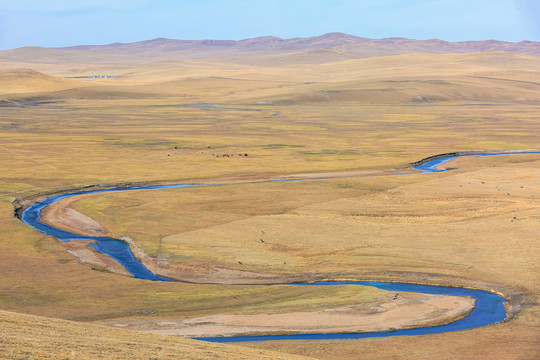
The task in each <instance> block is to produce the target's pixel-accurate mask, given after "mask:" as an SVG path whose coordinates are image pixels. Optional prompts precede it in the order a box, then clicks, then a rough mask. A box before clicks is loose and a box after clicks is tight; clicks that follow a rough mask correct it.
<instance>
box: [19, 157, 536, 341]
mask: <svg viewBox="0 0 540 360" xmlns="http://www.w3.org/2000/svg"><path fill="white" fill-rule="evenodd" d="M539 153H540V152H534V151H527V152H511V153H468V154H467V153H463V154H460V153H453V154H447V155H446V156H436V157H433V158H432V159H430V160H429V161H425V162H422V163H421V164H419V165H417V166H416V167H414V169H415V170H418V171H420V172H422V173H432V172H440V171H445V170H441V169H438V168H437V167H438V166H440V165H442V164H444V163H446V162H448V161H450V160H452V159H455V158H457V157H463V156H482V157H483V156H497V155H526V154H539ZM305 180H314V179H309V178H307V179H294V180H271V181H272V182H275V181H305ZM271 181H268V182H271ZM218 185H227V184H212V185H209V184H176V185H155V186H143V187H132V188H118V189H107V190H95V191H85V192H74V193H70V194H61V195H56V196H52V197H49V198H47V199H45V200H42V201H39V202H36V203H34V204H33V205H32V206H30V207H29V208H28V209H26V210H25V211H24V212H23V214H22V217H21V219H22V221H23V222H25V223H26V224H28V225H30V226H32V227H33V228H35V229H36V230H39V231H41V232H42V233H44V234H47V235H51V236H54V237H56V238H58V239H60V240H62V241H70V240H73V239H86V240H93V241H95V243H94V244H90V246H92V247H94V248H95V249H96V250H97V251H98V252H100V253H103V254H106V255H108V256H110V257H112V258H113V259H115V260H116V261H118V262H119V263H120V264H121V265H122V266H124V267H125V268H126V270H127V271H128V272H130V273H131V274H132V275H133V277H134V278H138V279H146V280H158V281H171V280H169V279H166V278H164V277H161V276H157V275H155V274H154V273H152V272H151V271H149V270H148V269H147V268H146V267H145V266H144V265H143V264H142V263H140V262H139V261H137V260H136V259H135V257H134V256H133V254H132V253H131V251H130V248H129V245H128V244H127V243H126V242H123V241H121V240H118V239H113V238H107V237H92V236H83V235H79V234H75V233H72V232H69V231H64V230H61V229H58V228H55V227H53V226H50V225H47V224H45V223H43V222H41V221H40V217H41V211H42V210H43V209H44V208H45V207H47V206H48V205H50V204H52V203H54V202H56V201H58V200H60V199H64V198H67V197H72V196H77V195H82V194H85V195H86V194H98V193H107V192H117V191H136V190H153V189H175V188H187V187H200V186H218ZM342 284H349V285H361V286H373V287H376V288H379V289H382V290H389V291H400V292H417V293H426V294H437V295H458V296H471V297H473V298H474V299H476V306H475V308H474V309H473V310H472V311H471V313H470V314H469V315H467V316H466V317H464V318H462V319H461V320H457V321H454V322H452V323H450V324H446V325H440V326H430V327H423V328H415V329H403V330H394V331H384V332H368V333H336V334H295V335H271V336H234V337H212V338H200V339H199V340H205V341H212V342H240V341H265V340H327V339H359V338H368V337H389V336H402V335H423V334H436V333H444V332H450V331H458V330H466V329H473V328H477V327H481V326H486V325H490V324H495V323H498V322H501V321H503V320H505V319H506V316H507V315H506V310H505V308H504V303H505V302H506V299H505V298H504V297H502V296H499V295H497V294H494V293H492V292H489V291H484V290H477V289H466V288H458V287H444V286H432V285H419V284H407V283H391V282H365V281H363V282H362V281H360V282H317V283H305V284H290V285H289V286H330V285H342Z"/></svg>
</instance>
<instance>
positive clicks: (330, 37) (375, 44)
mask: <svg viewBox="0 0 540 360" xmlns="http://www.w3.org/2000/svg"><path fill="white" fill-rule="evenodd" d="M336 47H340V48H345V49H346V50H349V51H355V50H356V51H362V49H367V48H371V50H374V48H379V50H380V51H383V50H385V52H387V51H389V50H390V51H391V50H393V52H395V54H392V55H397V54H400V53H404V52H425V53H438V54H442V53H466V52H479V51H506V52H513V53H518V54H524V55H532V56H540V43H539V42H535V41H527V40H524V41H520V42H506V41H498V40H481V41H459V42H450V41H444V40H439V39H429V40H414V39H407V38H401V37H392V38H383V39H369V38H365V37H358V36H354V35H349V34H344V33H339V32H335V33H328V34H324V35H320V36H313V37H305V38H302V37H296V38H290V39H282V38H279V37H276V36H263V37H255V38H249V39H243V40H175V39H166V38H156V39H152V40H144V41H138V42H132V43H112V44H107V45H79V46H71V47H62V48H58V49H63V50H97V51H105V52H114V53H125V52H134V53H144V52H147V51H159V52H176V51H185V50H192V51H204V50H211V49H213V50H217V49H221V50H222V51H225V52H228V51H227V50H229V51H232V50H234V51H235V52H260V51H263V52H265V51H268V52H274V53H275V52H277V53H288V52H297V51H309V50H315V49H320V48H336ZM407 49H409V50H412V51H406V50H407ZM391 52H392V51H391Z"/></svg>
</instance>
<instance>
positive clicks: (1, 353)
mask: <svg viewBox="0 0 540 360" xmlns="http://www.w3.org/2000/svg"><path fill="white" fill-rule="evenodd" d="M0 337H1V338H2V342H1V343H0V358H2V359H60V358H62V359H97V358H100V359H102V358H114V359H307V358H306V357H302V356H294V355H287V354H280V353H277V352H272V351H265V350H256V349H248V348H243V347H237V346H230V345H220V344H209V343H205V342H201V341H194V340H189V339H184V338H181V337H170V336H160V335H150V334H144V333H140V332H136V331H129V330H120V329H115V328H108V327H102V326H97V325H89V324H80V323H76V322H71V321H65V320H59V319H51V318H45V317H40V316H32V315H23V314H17V313H12V312H7V311H0Z"/></svg>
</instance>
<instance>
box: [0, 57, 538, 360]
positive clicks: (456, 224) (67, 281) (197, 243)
mask: <svg viewBox="0 0 540 360" xmlns="http://www.w3.org/2000/svg"><path fill="white" fill-rule="evenodd" d="M180 65H181V66H180ZM115 66H116V67H115V69H116V71H117V72H118V75H119V76H118V77H117V78H113V79H99V80H97V81H91V80H88V79H85V80H69V81H68V80H65V79H61V78H60V77H58V76H57V77H56V78H55V77H54V76H50V75H47V76H41V75H36V74H29V73H24V74H19V75H18V76H19V77H20V79H19V80H20V81H19V82H17V85H16V86H15V85H13V84H15V83H13V82H8V80H9V79H11V77H12V76H17V74H14V73H13V72H9V73H6V74H4V77H1V76H0V79H7V80H3V81H5V83H6V84H11V85H9V86H10V87H8V86H7V85H6V87H3V88H2V89H3V94H2V95H1V97H2V99H3V100H4V103H5V104H8V105H14V106H9V107H2V108H0V109H1V111H0V137H1V141H0V161H1V163H2V164H3V169H4V170H5V171H3V172H2V174H1V175H0V208H1V212H0V213H1V214H3V215H1V216H0V229H2V231H1V232H0V250H1V253H2V256H3V258H2V265H1V266H0V273H1V276H0V282H1V289H2V293H1V296H0V307H1V309H4V310H9V311H17V312H22V313H28V314H35V315H38V314H39V315H45V316H49V317H56V318H62V319H69V320H77V321H86V322H96V321H101V322H106V323H109V324H120V325H125V324H127V323H129V322H130V321H133V320H134V319H135V320H137V321H141V322H146V323H148V322H152V321H158V320H159V321H167V320H171V319H173V320H175V321H180V320H183V319H188V318H190V317H195V316H210V315H218V314H248V313H251V314H253V313H280V312H294V311H305V310H306V309H308V310H321V309H325V308H337V307H343V306H350V305H351V304H358V303H363V304H366V306H370V305H374V304H377V303H384V302H387V301H388V300H389V298H390V297H391V296H393V295H394V294H388V293H385V292H380V291H378V290H369V289H365V290H362V291H359V290H358V289H356V288H355V289H353V288H351V287H342V288H340V289H339V290H335V289H332V290H331V291H330V290H328V289H315V288H300V289H299V288H291V287H287V286H280V285H276V286H250V285H247V284H244V285H228V283H235V282H241V281H240V280H241V279H242V278H243V277H245V274H246V273H250V274H256V275H257V276H260V277H261V278H262V279H263V280H264V279H266V280H265V281H267V282H280V281H288V280H316V279H326V278H346V279H386V280H396V281H397V280H399V281H412V282H423V283H442V284H451V285H456V286H473V287H481V288H487V289H494V290H497V291H499V292H501V293H503V294H504V295H505V296H507V297H508V298H511V299H512V304H513V309H512V313H513V314H514V317H513V318H512V319H511V320H510V321H508V322H507V323H504V324H499V325H496V326H492V327H489V328H485V329H476V330H471V331H467V332H463V333H456V334H443V335H429V336H422V337H410V338H396V339H394V338H388V339H381V340H361V341H325V342H294V343H271V342H268V343H264V344H244V345H246V346H254V347H266V348H272V349H276V350H279V351H284V352H290V353H297V354H306V355H312V356H315V357H319V358H332V357H334V358H342V359H345V358H357V357H358V356H360V354H361V355H362V356H364V357H366V358H369V357H371V358H381V357H388V358H426V359H427V358H433V357H434V356H435V355H437V356H438V357H441V358H444V356H446V355H445V354H448V356H447V357H448V358H450V357H451V355H450V354H456V355H455V356H456V357H458V358H469V357H470V356H469V355H471V354H473V355H474V356H473V357H475V358H482V357H483V358H486V359H488V358H495V357H496V358H508V359H512V358H534V357H535V355H536V354H538V351H539V348H538V345H537V344H538V342H537V340H538V336H539V328H538V321H537V318H538V315H539V307H538V306H537V305H535V304H537V303H538V302H539V301H540V298H539V297H540V288H538V281H537V280H538V277H537V275H536V274H537V273H538V270H539V269H538V264H539V260H540V259H538V236H537V234H538V209H539V206H540V205H539V203H538V200H537V199H538V197H539V196H540V188H539V186H538V179H539V178H540V160H539V159H538V156H518V155H516V156H512V157H505V158H485V159H474V158H467V159H463V160H461V161H460V162H459V163H453V164H449V166H450V167H456V168H457V169H456V170H453V171H452V172H448V173H439V174H429V175H408V176H401V177H391V176H384V177H383V176H379V177H351V178H344V179H328V180H321V181H310V182H290V183H273V184H255V183H253V184H236V185H228V186H223V187H207V188H191V189H178V190H160V191H156V192H151V191H144V192H143V191H141V192H130V193H129V194H127V193H118V194H107V195H100V196H99V197H86V198H83V199H81V200H80V201H77V202H74V203H71V204H70V206H71V208H73V209H75V210H76V211H78V212H80V213H83V214H85V215H87V216H89V217H91V218H92V219H94V220H95V221H97V222H99V223H100V224H101V225H102V226H103V227H104V228H105V229H106V231H108V232H109V234H110V235H113V236H120V235H126V236H129V237H131V238H132V239H134V241H135V243H136V245H137V246H138V247H139V248H141V249H142V250H143V251H144V252H145V253H146V254H147V255H148V256H149V261H151V260H152V258H153V257H155V255H156V254H157V248H158V239H159V236H160V235H162V236H163V244H162V248H161V253H160V254H159V264H158V265H159V266H158V270H159V271H161V272H162V273H163V274H167V275H169V276H174V277H177V278H178V279H182V280H191V281H199V282H208V281H211V280H212V279H213V281H216V279H217V278H216V271H215V269H221V273H222V274H226V275H222V277H221V279H218V280H219V282H222V283H223V284H214V285H208V284H207V285H201V284H186V283H174V284H164V283H153V282H145V281H141V280H135V279H129V278H128V277H126V276H122V275H117V274H112V273H109V272H107V271H106V269H104V268H101V267H99V266H95V265H88V264H81V263H79V261H78V260H77V259H76V258H74V257H73V256H71V255H70V254H68V253H67V252H65V248H64V244H62V243H59V242H58V241H57V240H55V239H53V238H51V237H48V236H44V235H42V234H39V233H37V232H35V231H33V230H32V229H31V228H29V227H28V226H26V225H24V224H22V223H21V222H19V221H18V220H17V219H15V218H13V217H12V212H13V208H12V205H11V202H12V201H13V200H14V199H15V198H32V197H36V196H40V195H44V194H51V193H55V192H57V191H62V190H69V189H75V188H80V187H83V186H89V185H95V184H104V185H114V184H123V183H141V184H150V183H177V182H214V183H215V182H229V181H235V180H240V181H251V180H257V179H261V178H265V177H272V176H276V175H290V174H298V173H321V172H341V171H353V170H366V171H368V170H369V171H371V170H382V169H388V168H398V169H399V168H406V167H407V166H408V163H410V162H412V161H416V160H419V159H421V158H423V157H426V156H429V155H433V154H437V153H445V152H450V151H459V150H494V151H498V150H513V149H527V148H538V138H539V135H540V124H539V123H538V113H539V105H538V104H539V103H540V100H539V99H540V94H539V91H538V82H539V75H538V70H537V69H538V60H537V58H532V57H526V56H521V55H511V54H493V53H491V54H472V55H471V54H467V55H401V56H398V57H389V58H384V59H378V60H374V59H365V60H349V61H345V62H339V63H327V64H323V65H294V66H292V65H290V66H283V67H267V68H253V67H252V66H240V65H234V66H232V65H230V64H229V65H218V64H208V63H204V62H199V63H196V62H191V63H189V64H188V63H186V62H183V63H182V64H175V63H162V64H152V65H144V66H143V65H133V66H131V67H124V68H122V69H119V68H118V67H117V65H115ZM46 68H48V69H50V70H51V69H52V71H50V72H51V73H55V74H56V75H62V74H64V75H65V74H67V73H68V72H69V74H70V75H79V74H83V73H85V71H86V72H87V71H88V70H84V71H83V70H80V71H79V72H78V73H77V72H74V71H68V69H67V68H66V67H65V66H64V67H59V66H57V65H54V66H53V65H48V66H47V67H46ZM106 70H107V69H106V68H104V69H103V71H106ZM57 78H58V79H60V80H58V79H57ZM9 81H12V80H9ZM25 82H26V83H28V84H29V85H28V87H24V86H23V85H24V83H25ZM36 82H37V83H36ZM72 82H74V83H72ZM36 84H37V85H36ZM10 88H11V89H12V90H11V91H10V90H9V89H10ZM28 89H31V90H36V89H37V90H38V91H29V90H28ZM42 101H58V102H55V103H45V104H41V105H30V103H36V102H42ZM212 104H220V105H221V106H216V105H212ZM223 154H229V155H231V154H234V156H229V157H223V156H222V155H223ZM239 154H248V156H238V155H239ZM218 155H219V157H218ZM503 189H504V190H503ZM499 190H500V191H499ZM507 193H508V194H510V195H506V194H507ZM262 231H264V234H263V233H262ZM261 238H263V240H264V243H263V242H261V241H260V239H261ZM239 262H241V264H240V263H239ZM92 268H94V269H92ZM95 270H98V271H95ZM268 279H270V280H268ZM320 299H324V300H323V301H321V300H320ZM6 316H7V315H6ZM9 316H14V315H9ZM25 321H26V322H24V323H23V325H22V326H21V328H22V329H29V328H30V327H29V326H28V321H29V320H25ZM36 321H37V320H36ZM40 321H41V320H40ZM43 321H44V320H43ZM24 324H26V325H24ZM55 324H59V325H54V326H55V327H56V326H59V327H60V328H62V327H69V326H75V325H74V324H71V323H70V324H71V325H69V326H68V325H66V323H60V322H58V323H55ZM51 326H52V325H51ZM89 329H94V328H93V327H91V328H89ZM100 329H102V328H100ZM81 331H83V330H81ZM88 331H90V330H88ZM92 331H93V330H92ZM100 331H101V330H100ZM103 331H104V332H107V331H111V332H115V334H118V335H115V336H124V335H121V332H120V330H103ZM116 331H118V332H116ZM129 334H130V336H131V334H133V333H131V332H130V333H129ZM24 336H26V335H24ZM36 336H38V335H36ZM39 336H40V337H41V338H43V335H39ZM111 336H112V335H111ZM126 336H127V335H126ZM133 336H135V335H133ZM136 336H141V339H142V338H144V339H148V340H144V341H143V340H141V341H140V349H142V348H143V347H144V344H145V341H150V339H151V338H150V337H148V338H146V336H147V335H136ZM148 336H150V335H148ZM152 341H153V340H152ZM159 341H162V340H159ZM163 341H165V340H163ZM166 341H169V340H166ZM170 341H173V340H170ZM137 342H138V341H137ZM66 343H72V342H70V341H67V342H66ZM381 344H384V346H381ZM14 346H15V348H16V349H17V347H18V349H19V350H20V351H27V350H25V349H28V345H27V344H26V345H25V343H22V342H18V343H17V344H16V345H14ZM74 346H75V345H74ZM79 346H82V345H76V348H79ZM84 346H87V345H84ZM84 346H82V347H84ZM118 346H120V345H118ZM130 346H131V345H130ZM133 346H135V345H133ZM175 346H177V345H175ZM178 346H179V345H178ZM82 347H81V348H82ZM473 347H474V348H478V349H472V348H473ZM19 350H16V351H19ZM75 351H78V350H76V349H75ZM141 351H142V350H141ZM471 351H472V352H471ZM20 353H21V352H19V353H17V352H14V353H13V354H20ZM193 354H194V356H196V354H197V352H194V353H193ZM17 356H23V355H17ZM65 356H67V357H69V356H70V355H69V354H67V355H65ZM89 356H90V355H89ZM227 356H228V355H227ZM230 356H231V357H232V356H233V355H230ZM36 357H37V355H36Z"/></svg>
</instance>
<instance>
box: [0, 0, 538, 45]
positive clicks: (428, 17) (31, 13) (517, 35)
mask: <svg viewBox="0 0 540 360" xmlns="http://www.w3.org/2000/svg"><path fill="white" fill-rule="evenodd" d="M336 31H338V32H345V33H349V34H352V35H357V36H363V37H369V38H383V37H407V38H413V39H430V38H439V39H443V40H448V41H460V40H486V39H496V40H505V41H520V40H534V41H540V0H424V1H420V0H368V1H364V0H225V1H224V0H49V1H43V0H0V49H9V48H15V47H20V46H30V45H33V46H69V45H81V44H107V43H111V42H132V41H140V40H148V39H152V38H156V37H166V38H173V39H190V40H191V39H235V40H238V39H245V38H250V37H256V36H266V35H274V36H279V37H283V38H290V37H298V36H301V37H306V36H315V35H322V34H324V33H328V32H336Z"/></svg>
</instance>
